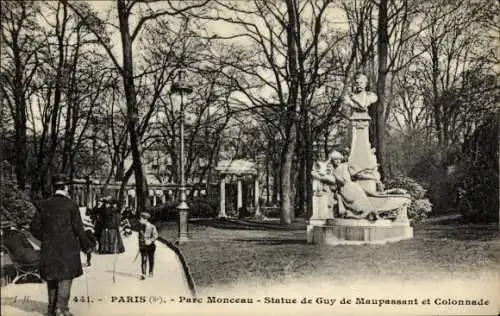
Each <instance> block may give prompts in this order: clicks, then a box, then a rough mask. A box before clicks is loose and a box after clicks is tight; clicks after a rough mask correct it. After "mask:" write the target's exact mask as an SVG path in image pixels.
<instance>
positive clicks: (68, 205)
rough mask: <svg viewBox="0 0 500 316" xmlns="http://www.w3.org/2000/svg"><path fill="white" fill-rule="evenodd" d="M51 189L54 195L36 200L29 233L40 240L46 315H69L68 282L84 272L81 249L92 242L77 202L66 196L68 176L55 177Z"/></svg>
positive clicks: (85, 249)
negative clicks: (46, 292)
mask: <svg viewBox="0 0 500 316" xmlns="http://www.w3.org/2000/svg"><path fill="white" fill-rule="evenodd" d="M54 188H55V190H56V191H55V194H54V196H53V197H51V198H48V199H46V200H43V201H40V202H38V203H36V206H37V210H38V212H37V213H36V215H35V217H34V218H33V221H32V222H31V232H32V234H33V235H34V236H35V237H36V238H38V239H39V240H40V241H41V253H40V274H41V276H42V278H44V279H45V280H46V281H47V288H48V315H49V316H54V315H55V316H70V315H72V314H71V313H70V312H69V308H68V303H69V297H70V294H71V285H72V282H73V279H74V278H76V277H79V276H80V275H82V274H83V271H82V262H81V259H80V251H82V250H83V251H84V252H87V251H89V250H90V248H91V245H90V243H89V241H88V240H87V237H86V235H85V231H84V228H83V223H82V218H81V215H80V211H79V210H78V205H77V204H76V203H75V202H74V201H72V200H71V199H70V197H69V194H68V186H67V178H65V177H64V176H58V177H57V178H55V179H54Z"/></svg>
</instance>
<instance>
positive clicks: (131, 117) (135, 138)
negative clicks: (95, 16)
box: [117, 0, 149, 213]
mask: <svg viewBox="0 0 500 316" xmlns="http://www.w3.org/2000/svg"><path fill="white" fill-rule="evenodd" d="M117 4H118V19H119V21H120V34H121V39H122V52H123V69H122V77H123V87H124V90H125V98H126V100H127V118H128V124H127V128H128V132H129V136H130V149H131V151H132V160H133V162H132V167H133V169H134V177H135V188H136V196H137V211H138V212H139V213H140V212H144V211H146V210H147V208H148V207H149V199H148V187H147V182H146V177H145V174H144V170H143V167H142V162H141V152H142V150H141V143H140V137H139V135H138V131H137V126H138V121H139V111H138V109H137V98H136V90H135V85H134V71H133V59H132V38H131V35H130V29H129V21H128V18H129V12H128V10H127V4H126V1H125V0H117Z"/></svg>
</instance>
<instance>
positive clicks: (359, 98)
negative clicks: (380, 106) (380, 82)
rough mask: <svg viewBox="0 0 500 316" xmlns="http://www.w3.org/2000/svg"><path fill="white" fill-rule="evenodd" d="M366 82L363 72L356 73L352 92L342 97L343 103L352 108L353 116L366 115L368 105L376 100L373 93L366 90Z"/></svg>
mask: <svg viewBox="0 0 500 316" xmlns="http://www.w3.org/2000/svg"><path fill="white" fill-rule="evenodd" d="M367 84H368V78H367V77H366V76H365V75H363V74H357V75H356V76H355V78H354V89H353V93H352V94H350V95H346V96H345V97H344V104H346V105H347V106H349V107H350V108H351V109H352V111H353V113H352V116H353V117H357V116H366V115H367V114H368V113H367V112H368V107H369V106H370V105H371V104H373V103H375V102H377V100H378V97H377V95H376V94H375V93H373V92H371V91H367V90H366V87H367Z"/></svg>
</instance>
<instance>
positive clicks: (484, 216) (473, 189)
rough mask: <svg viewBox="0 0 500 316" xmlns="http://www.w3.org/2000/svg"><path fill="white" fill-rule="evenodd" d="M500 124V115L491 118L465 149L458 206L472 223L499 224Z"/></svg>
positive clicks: (460, 175) (467, 141)
mask: <svg viewBox="0 0 500 316" xmlns="http://www.w3.org/2000/svg"><path fill="white" fill-rule="evenodd" d="M498 123H499V122H498V115H496V114H493V115H491V116H490V117H489V118H488V119H487V120H486V121H485V123H484V124H483V125H481V126H479V127H478V128H477V130H476V131H475V133H474V134H473V135H472V136H471V137H469V138H468V139H467V140H466V141H465V143H464V146H463V157H462V160H461V162H460V164H459V166H458V170H459V171H458V172H457V173H458V176H457V178H458V181H457V185H456V187H455V189H456V202H457V206H456V207H457V210H458V211H459V212H460V213H462V215H463V216H464V220H466V221H469V222H496V221H498V215H499V214H498V208H499V200H498V185H499V174H498V159H499V156H498Z"/></svg>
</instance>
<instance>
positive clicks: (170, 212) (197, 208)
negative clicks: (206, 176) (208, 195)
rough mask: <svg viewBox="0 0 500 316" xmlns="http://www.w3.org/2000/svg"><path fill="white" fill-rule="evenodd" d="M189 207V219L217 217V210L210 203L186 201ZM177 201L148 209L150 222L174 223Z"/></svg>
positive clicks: (196, 200) (176, 214)
mask: <svg viewBox="0 0 500 316" xmlns="http://www.w3.org/2000/svg"><path fill="white" fill-rule="evenodd" d="M187 203H188V206H189V213H188V216H189V218H212V217H216V216H217V208H216V207H213V206H212V204H213V203H211V202H210V201H208V202H207V201H206V200H205V199H204V198H198V199H194V200H188V201H187ZM178 205H179V202H178V201H168V202H167V203H165V204H160V205H156V206H154V207H152V208H151V209H150V213H151V220H152V221H176V220H178V219H179V212H178V211H177V206H178Z"/></svg>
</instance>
